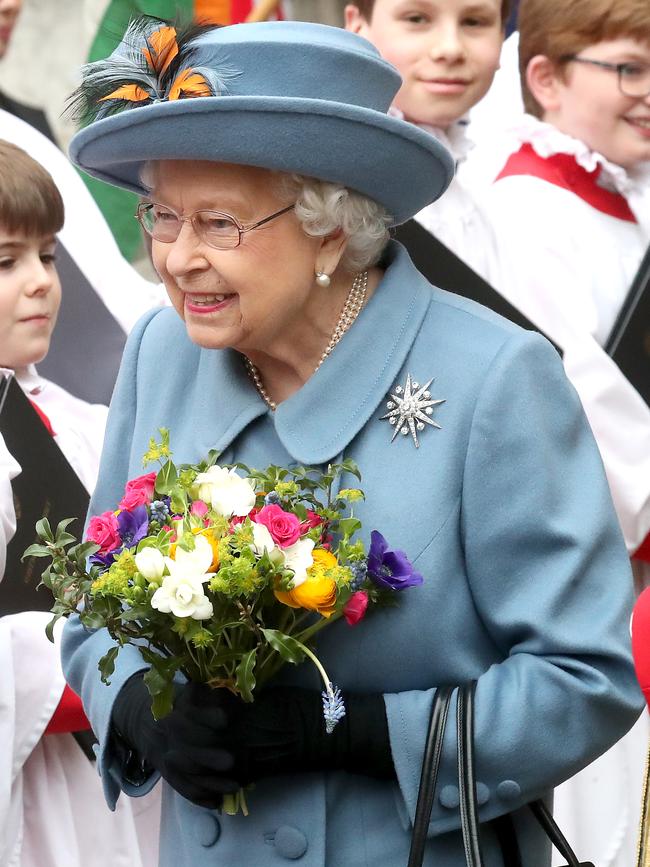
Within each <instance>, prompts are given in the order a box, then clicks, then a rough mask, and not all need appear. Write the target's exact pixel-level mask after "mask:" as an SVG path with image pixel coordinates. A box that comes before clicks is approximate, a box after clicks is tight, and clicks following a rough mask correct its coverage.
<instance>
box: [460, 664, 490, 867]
mask: <svg viewBox="0 0 650 867" xmlns="http://www.w3.org/2000/svg"><path fill="white" fill-rule="evenodd" d="M475 690H476V681H475V680H473V681H470V682H469V683H468V684H465V685H464V686H461V687H459V689H458V703H457V705H456V729H457V735H458V792H459V795H460V827H461V831H462V834H463V845H464V846H465V860H466V861H467V867H482V865H483V853H482V851H481V832H480V828H479V821H478V804H477V802H476V776H475V773H474V692H475Z"/></svg>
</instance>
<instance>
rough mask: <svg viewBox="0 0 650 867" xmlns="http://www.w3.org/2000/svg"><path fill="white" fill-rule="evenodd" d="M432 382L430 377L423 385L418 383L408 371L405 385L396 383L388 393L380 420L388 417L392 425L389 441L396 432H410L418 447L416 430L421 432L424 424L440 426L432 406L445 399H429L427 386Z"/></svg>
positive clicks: (406, 434)
mask: <svg viewBox="0 0 650 867" xmlns="http://www.w3.org/2000/svg"><path fill="white" fill-rule="evenodd" d="M432 382H433V379H430V380H429V381H428V382H425V383H424V385H420V384H419V383H418V382H415V381H414V380H413V379H412V378H411V374H410V373H408V374H407V375H406V385H405V386H404V387H402V386H401V385H398V386H396V387H395V389H394V390H393V391H392V392H391V393H390V400H389V401H388V403H387V404H386V408H387V409H388V412H387V413H386V415H382V416H381V419H380V420H383V419H388V421H389V422H390V424H392V425H393V427H394V430H393V436H392V437H391V442H393V440H394V439H395V437H396V436H397V434H402V436H408V434H409V433H410V434H411V436H412V438H413V442H414V443H415V448H416V449H419V448H420V443H419V442H418V432H422V431H423V430H424V429H425V427H426V425H430V426H431V427H437V428H440V427H441V426H440V425H439V424H438V423H437V422H435V421H434V420H433V419H432V418H431V416H432V415H433V408H434V407H435V406H438V405H439V404H441V403H444V402H445V401H444V400H432V399H431V392H430V391H429V386H430V385H431V383H432Z"/></svg>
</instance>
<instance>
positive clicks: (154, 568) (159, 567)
mask: <svg viewBox="0 0 650 867" xmlns="http://www.w3.org/2000/svg"><path fill="white" fill-rule="evenodd" d="M135 565H136V566H137V568H138V572H139V573H140V574H141V575H144V577H145V578H146V579H147V581H160V579H161V578H162V576H163V572H164V571H165V558H164V557H163V555H162V551H159V550H158V548H143V549H142V551H140V552H139V553H138V554H136V555H135Z"/></svg>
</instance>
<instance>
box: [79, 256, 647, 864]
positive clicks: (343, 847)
mask: <svg viewBox="0 0 650 867" xmlns="http://www.w3.org/2000/svg"><path fill="white" fill-rule="evenodd" d="M386 265H387V270H386V273H385V277H384V279H383V280H382V282H381V284H380V286H379V287H378V289H377V291H376V292H375V294H374V295H373V297H372V298H371V299H370V301H369V303H368V305H367V306H366V308H365V309H364V310H363V312H362V313H361V315H360V316H359V318H358V320H357V321H356V323H355V324H354V326H353V327H352V329H351V331H350V332H349V333H348V334H347V335H346V336H345V337H344V338H343V340H342V341H341V342H340V344H339V345H338V346H337V347H336V350H335V351H334V352H333V354H332V355H331V357H330V358H328V360H327V361H326V362H325V363H324V364H323V365H322V367H321V368H320V369H319V370H318V371H317V372H316V373H315V374H314V376H313V377H312V378H311V379H310V380H309V381H308V382H307V383H306V384H305V385H304V386H303V388H301V389H300V391H298V392H297V393H296V394H294V395H293V396H292V397H291V398H290V399H289V400H287V401H285V402H283V403H282V404H281V405H280V406H279V407H278V409H277V411H276V412H275V413H270V412H269V411H268V409H267V407H266V405H265V404H264V403H263V401H262V400H261V399H260V397H259V396H258V394H257V392H256V391H255V388H254V387H253V385H252V383H251V382H250V380H249V378H248V377H247V375H246V373H245V371H244V366H243V364H242V360H241V357H240V356H239V355H237V354H236V353H234V352H232V351H209V350H205V349H200V348H199V347H197V346H195V345H194V344H192V343H191V342H190V341H189V340H188V338H187V336H186V332H185V326H184V324H183V323H182V322H181V320H180V319H179V317H178V316H177V314H176V313H175V312H174V311H173V310H170V309H167V310H163V311H156V312H152V313H151V314H149V315H147V316H146V317H145V318H144V319H143V320H142V321H141V322H140V324H139V325H138V327H136V329H135V330H134V332H133V333H132V335H131V337H130V339H129V342H128V346H127V349H126V353H125V356H124V360H123V363H122V368H121V372H120V376H119V380H118V384H117V388H116V392H115V395H114V398H113V403H112V407H111V414H110V418H109V425H108V432H107V436H106V444H105V449H104V455H103V459H102V466H101V471H100V478H99V483H98V486H97V489H96V493H95V496H94V498H93V502H92V507H91V509H92V512H93V513H94V514H97V513H99V512H102V511H104V510H106V509H108V508H114V507H115V504H116V503H117V502H118V500H119V499H120V496H121V494H122V490H123V486H124V483H125V481H126V480H127V479H128V478H130V477H132V476H134V475H138V474H139V473H141V471H142V464H141V460H142V455H143V453H144V451H145V450H146V447H147V442H148V439H149V437H150V436H152V435H153V434H155V433H156V431H157V428H158V427H160V426H166V427H168V428H169V429H170V430H171V442H172V448H173V452H174V457H175V459H176V460H177V461H179V462H183V461H192V462H193V461H197V460H198V459H199V458H200V457H201V456H203V455H205V454H206V453H207V452H208V450H209V449H211V448H217V449H220V450H221V451H222V458H221V459H222V461H223V462H232V461H235V460H240V461H244V462H245V463H247V464H249V465H252V466H259V467H263V466H266V465H267V464H270V463H275V464H285V465H286V464H292V463H295V462H300V463H306V464H313V465H317V464H324V463H326V462H328V461H333V460H340V459H341V458H342V457H349V458H353V459H354V460H355V461H357V463H358V464H359V466H360V468H361V471H362V473H363V482H362V487H363V488H364V490H365V493H366V497H367V498H366V501H365V503H363V504H361V505H359V508H358V509H357V510H356V511H357V514H358V516H359V518H360V519H361V520H362V521H363V526H364V531H363V532H364V534H365V536H366V537H368V536H369V534H370V531H371V530H372V529H373V528H377V529H379V530H380V531H381V532H382V533H383V534H384V535H385V536H386V537H387V538H388V539H389V541H390V543H391V544H392V545H393V546H394V547H399V548H402V549H403V550H405V551H406V552H407V553H408V555H409V556H410V557H411V559H412V560H413V561H414V563H415V567H416V568H417V570H418V571H419V572H421V573H422V574H423V576H424V584H423V585H422V586H421V587H417V588H412V589H409V590H407V591H405V592H404V594H403V595H402V596H401V598H400V600H399V605H398V607H396V608H391V609H384V610H379V611H373V612H372V614H371V615H369V616H368V617H367V618H366V620H365V621H363V622H362V623H361V624H359V625H358V626H356V627H354V628H350V627H349V626H348V625H347V624H346V623H345V622H339V623H337V624H335V625H333V626H332V627H330V628H329V629H327V630H325V631H324V632H323V633H322V634H321V638H320V641H319V644H318V652H319V656H320V657H321V659H322V660H323V662H324V664H325V666H326V668H327V670H328V672H329V673H330V675H331V676H332V678H333V679H334V680H335V681H336V683H337V684H338V685H339V686H341V687H342V688H344V689H348V690H361V691H373V692H381V693H383V695H384V697H385V704H386V710H387V715H388V722H389V728H390V739H391V748H392V752H393V758H394V763H395V768H396V771H397V780H396V781H395V782H378V781H376V780H372V779H370V778H367V777H363V776H354V775H348V774H345V773H342V772H336V773H322V774H315V773H310V774H296V775H292V776H280V777H276V778H273V779H269V780H264V781H262V782H260V783H258V784H257V786H256V787H255V789H254V791H253V792H252V793H251V794H250V796H249V806H250V815H249V816H248V818H244V817H242V816H237V817H229V816H219V815H217V814H216V813H214V812H210V811H208V810H205V809H202V808H199V807H196V806H194V805H192V804H190V803H189V802H187V801H186V800H184V799H183V798H181V797H180V796H178V795H177V794H175V793H174V792H173V791H172V790H171V789H170V788H169V787H168V786H167V785H166V784H163V785H164V786H165V791H164V798H163V819H162V832H161V834H162V838H161V856H160V863H161V865H163V867H196V865H197V864H201V865H204V867H222V865H224V867H225V865H228V867H232V865H242V867H273V865H277V867H281V865H284V864H286V863H287V861H291V860H296V861H299V862H300V864H301V865H302V867H324V865H327V867H361V865H364V867H368V865H372V867H398V865H405V864H406V860H407V853H408V847H409V839H410V823H411V821H412V819H413V815H414V808H415V803H416V798H417V790H418V781H419V773H420V763H421V759H422V753H423V744H424V738H425V732H426V728H427V724H428V718H429V710H430V706H431V700H432V696H433V694H434V690H435V688H436V686H437V685H438V684H442V683H454V682H459V681H463V680H466V679H469V678H478V688H477V696H476V768H477V778H478V780H479V785H478V798H479V802H480V816H481V819H482V820H488V819H490V818H493V817H495V816H498V815H499V814H502V813H505V812H509V811H516V812H515V822H516V825H517V827H518V832H519V836H520V842H521V847H522V850H523V855H524V861H525V864H526V865H527V867H541V865H548V864H549V863H550V852H549V847H548V846H547V845H546V844H545V842H544V841H543V838H542V837H541V835H540V833H539V831H538V829H537V828H536V827H535V825H534V823H533V822H532V821H531V819H530V817H529V813H528V811H527V810H525V809H522V806H523V805H524V804H525V803H526V802H527V801H529V800H531V799H533V798H537V797H539V796H540V795H545V794H547V793H549V792H550V790H551V789H552V788H553V786H555V785H556V784H558V783H559V782H560V781H562V780H564V779H566V778H567V777H569V776H570V775H572V774H573V773H574V772H575V771H577V770H578V769H579V768H581V767H583V766H584V765H586V764H587V763H588V762H590V761H591V760H592V759H594V758H595V757H596V756H597V755H598V754H599V753H601V752H603V751H604V750H605V749H606V748H607V747H609V745H610V744H612V743H613V742H614V741H615V740H617V739H618V738H620V737H621V736H622V735H623V734H624V733H625V731H627V729H628V728H629V727H630V726H631V725H632V723H633V721H634V719H635V718H636V716H637V715H638V713H639V711H640V709H641V706H642V700H641V695H640V692H639V690H638V687H637V685H636V682H635V678H634V673H633V668H632V664H631V661H630V650H629V635H628V622H629V615H630V609H631V587H632V582H631V577H630V571H629V565H628V559H627V555H626V551H625V547H624V544H623V542H622V539H621V535H620V532H619V529H618V526H617V523H616V518H615V516H614V512H613V509H612V504H611V501H610V497H609V493H608V489H607V484H606V481H605V476H604V473H603V467H602V464H601V460H600V457H599V454H598V450H597V448H596V446H595V443H594V441H593V438H592V435H591V432H590V430H589V427H588V425H587V422H586V420H585V418H584V415H583V413H582V410H581V407H580V404H579V401H578V398H577V396H576V394H575V393H574V391H573V389H572V388H571V386H570V385H569V384H568V382H567V380H566V378H565V376H564V372H563V368H562V364H561V361H560V359H559V357H558V356H557V354H556V352H555V351H554V350H553V349H552V348H551V346H550V345H549V344H548V343H547V342H546V341H545V340H544V339H543V338H541V337H540V336H538V335H536V334H531V333H528V332H525V331H522V330H521V329H519V328H517V327H516V326H514V325H512V324H510V323H509V322H506V321H505V320H503V319H501V318H500V317H498V316H496V315H494V314H492V313H491V312H489V311H487V310H485V309H484V308H482V307H480V306H477V305H476V304H473V303H471V302H469V301H466V300H464V299H461V298H458V297H456V296H454V295H450V294H448V293H446V292H443V291H441V290H439V289H436V288H433V287H431V285H429V284H428V283H427V282H426V280H425V279H424V278H423V277H422V276H421V275H420V274H419V273H418V272H417V271H416V270H415V268H414V267H413V265H412V263H411V261H410V259H409V258H408V256H407V254H406V253H405V251H404V250H403V249H402V248H401V247H399V246H398V245H396V244H392V245H391V246H390V248H389V250H388V254H387V262H386ZM409 373H410V374H411V375H412V377H413V378H414V379H416V380H417V381H419V382H420V383H423V382H424V381H426V380H428V379H430V378H432V377H433V378H434V381H433V383H432V385H431V392H432V397H433V398H435V399H444V400H445V403H443V404H441V405H439V406H438V407H437V408H436V410H435V415H434V418H435V419H436V421H437V422H438V423H439V424H440V426H441V427H440V429H434V428H430V427H427V429H426V430H424V431H422V432H421V433H420V434H419V442H420V447H419V448H418V449H416V448H415V446H414V443H413V441H412V439H411V437H410V436H402V435H401V434H400V435H398V437H397V438H396V439H395V441H394V442H392V443H391V435H392V433H393V429H392V428H391V427H390V425H389V423H388V422H387V421H385V420H383V421H382V420H380V416H382V415H384V414H385V412H386V401H387V399H388V394H389V392H390V391H391V390H392V389H394V387H395V386H396V385H398V384H402V385H403V384H404V383H405V380H406V376H407V374H409ZM352 483H353V480H352V479H350V480H346V481H345V482H344V484H349V485H351V484H352ZM366 540H367V539H366ZM109 644H110V638H109V636H108V635H107V633H106V632H105V631H99V632H94V633H93V632H88V631H86V630H85V629H84V628H83V627H81V626H80V624H79V622H78V620H77V619H76V618H73V619H72V620H71V621H70V622H69V623H68V624H67V626H66V629H65V634H64V647H63V663H64V670H65V672H66V676H67V678H68V680H69V682H70V684H71V685H72V687H73V688H74V689H75V690H76V691H77V692H79V693H80V694H81V696H82V698H83V703H84V706H85V708H86V710H87V713H88V715H89V717H90V720H91V722H92V725H93V728H94V730H95V732H96V734H97V736H98V738H99V742H100V752H99V769H100V772H101V774H102V778H103V783H104V789H105V792H106V797H107V800H108V802H109V804H110V805H113V804H114V803H115V800H116V799H117V797H118V794H119V792H120V789H122V790H123V791H126V792H127V793H128V794H130V795H138V794H142V793H143V792H144V791H146V790H147V789H148V788H150V787H151V786H152V785H153V784H154V782H155V778H151V780H149V781H148V782H147V783H146V784H145V785H144V786H142V787H140V788H139V789H135V788H134V787H133V786H130V785H129V784H128V783H126V781H125V780H124V778H123V776H122V769H121V767H120V765H119V761H118V758H117V756H116V754H115V753H114V751H113V750H112V748H111V744H110V740H109V731H110V716H111V706H112V702H113V701H114V698H115V695H116V693H117V692H118V690H119V689H120V687H121V685H122V684H123V683H124V681H125V680H126V679H127V678H128V677H130V675H132V674H133V673H134V672H135V671H137V670H139V669H142V668H143V667H145V666H144V665H143V662H142V659H141V658H140V655H139V653H138V651H137V650H136V649H134V648H131V647H128V648H125V649H124V650H123V651H122V652H121V653H120V656H119V658H118V663H117V667H116V671H115V674H114V676H113V677H112V682H111V686H110V687H107V686H105V685H103V684H102V683H101V682H100V679H99V674H98V672H97V661H98V659H99V657H100V656H101V655H102V654H103V653H104V652H105V651H106V649H107V647H108V646H109ZM284 677H285V679H286V680H289V681H291V682H295V683H300V684H302V685H308V686H313V687H314V688H315V689H316V688H318V683H317V680H316V677H315V674H314V672H313V670H312V667H311V666H308V665H303V666H298V667H296V668H294V667H291V671H287V672H286V673H285V674H284ZM452 712H453V708H452ZM453 729H454V726H453V725H450V726H448V732H447V737H446V743H445V750H444V755H443V760H442V766H441V787H440V789H439V795H438V798H437V801H436V803H435V806H434V810H433V816H432V820H431V825H430V840H429V843H428V848H427V854H426V864H427V865H435V867H461V865H464V863H465V862H464V857H463V854H462V845H461V838H460V833H459V830H458V829H459V812H458V808H457V806H458V790H457V787H456V782H455V774H456V772H455V755H456V750H455V734H454V731H453ZM485 849H486V863H487V864H488V865H497V864H500V863H501V861H500V856H499V855H498V854H497V851H496V848H495V842H494V839H493V838H492V837H491V836H490V835H489V832H486V835H485ZM597 856H598V853H592V857H593V858H596V857H597Z"/></svg>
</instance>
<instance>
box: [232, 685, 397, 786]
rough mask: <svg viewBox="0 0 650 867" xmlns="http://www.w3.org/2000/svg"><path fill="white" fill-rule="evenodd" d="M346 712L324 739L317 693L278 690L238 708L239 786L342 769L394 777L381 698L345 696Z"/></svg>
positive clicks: (235, 746)
mask: <svg viewBox="0 0 650 867" xmlns="http://www.w3.org/2000/svg"><path fill="white" fill-rule="evenodd" d="M343 699H344V702H345V708H346V713H345V716H344V717H343V719H342V720H340V721H339V722H338V723H337V725H336V727H335V728H334V731H333V732H332V733H331V734H327V733H326V731H325V721H324V719H323V704H322V699H321V696H320V693H318V692H315V691H311V690H306V689H299V688H297V687H286V686H277V687H272V688H269V689H266V690H263V691H261V692H260V693H259V694H257V695H256V697H255V701H254V702H253V704H242V705H241V712H240V714H239V718H238V722H237V729H236V732H234V733H233V741H231V748H232V749H233V750H234V755H235V764H234V768H233V773H234V775H235V776H236V777H237V779H239V780H240V781H241V782H244V783H245V782H251V781H254V780H257V779H260V778H261V777H268V776H272V775H274V774H286V773H292V772H298V773H299V772H304V771H334V770H345V771H348V772H350V773H355V774H364V775H366V776H370V777H376V778H379V779H392V778H394V777H395V768H394V766H393V759H392V754H391V749H390V740H389V735H388V721H387V719H386V708H385V705H384V698H383V696H382V695H381V694H378V693H368V694H361V693H343Z"/></svg>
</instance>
